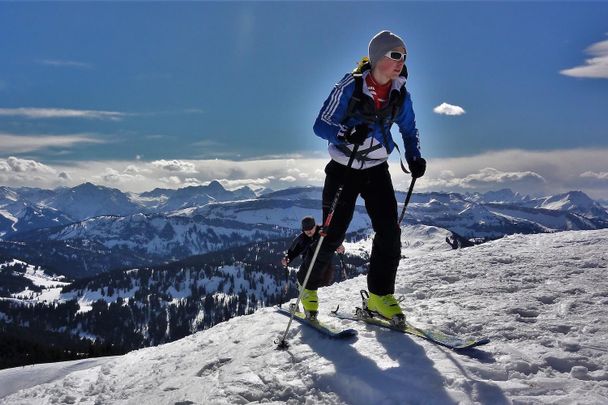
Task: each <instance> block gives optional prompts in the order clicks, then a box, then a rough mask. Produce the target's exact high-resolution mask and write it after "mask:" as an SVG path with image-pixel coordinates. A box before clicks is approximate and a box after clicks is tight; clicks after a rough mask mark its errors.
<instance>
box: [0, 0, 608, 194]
mask: <svg viewBox="0 0 608 405" xmlns="http://www.w3.org/2000/svg"><path fill="white" fill-rule="evenodd" d="M607 21H608V3H599V2H589V3H578V2H572V3H562V2H560V3H553V2H533V3H526V2H504V3H499V2H491V3H481V2H441V3H435V2H403V3H398V2H389V3H345V2H335V3H317V2H306V3H305V2H289V3H276V2H264V3H256V2H245V3H241V2H238V3H218V2H214V3H193V2H185V3H177V4H175V3H140V2H134V3H105V2H101V3H72V2H64V3H24V4H16V3H0V57H1V59H2V64H1V65H0V143H2V144H4V145H3V146H0V183H6V184H11V185H19V184H21V185H30V184H38V183H40V182H38V183H36V182H35V181H34V180H35V179H34V177H36V174H33V173H34V172H35V171H36V170H39V172H38V173H37V176H38V177H40V178H45V179H46V178H50V179H52V181H51V180H48V181H47V183H48V184H49V185H56V184H59V183H58V182H61V181H68V182H70V181H71V182H72V183H78V182H80V181H82V180H91V181H95V180H97V182H101V183H104V182H105V183H107V184H112V183H114V185H115V186H117V187H118V186H122V188H127V189H128V188H133V187H132V186H133V184H131V183H133V182H135V181H136V179H137V177H135V178H129V177H128V176H143V177H141V178H139V183H140V184H143V183H142V182H141V180H142V178H146V179H151V178H157V179H158V178H163V179H164V180H166V181H165V183H166V184H167V185H168V186H173V187H176V186H183V185H185V184H196V183H197V182H200V183H204V182H205V181H208V180H210V179H211V178H209V177H211V176H216V177H218V176H219V177H220V178H221V179H223V180H225V181H226V185H235V184H237V185H238V184H248V183H247V181H246V180H252V181H253V183H251V184H256V182H257V184H260V185H272V186H273V187H281V186H282V185H289V184H300V183H306V182H308V183H312V184H319V182H320V181H321V180H322V174H320V173H319V172H318V169H320V168H322V165H323V162H324V161H326V160H327V158H326V152H325V148H326V145H325V143H324V142H323V141H322V140H321V139H319V138H317V137H316V136H315V135H314V134H313V132H312V124H313V122H314V119H315V117H316V114H317V112H318V110H319V108H320V106H321V104H322V102H323V100H324V99H325V97H326V96H327V95H328V93H329V91H330V90H331V87H332V85H333V84H334V83H335V82H336V81H338V80H339V79H340V78H341V77H342V75H343V74H344V73H345V72H347V71H349V70H351V69H352V68H353V66H354V63H355V62H356V61H357V60H358V59H359V58H360V57H361V56H363V55H365V54H366V52H367V44H368V42H369V39H370V38H371V37H372V36H373V35H374V34H375V33H376V32H378V31H380V30H382V29H389V30H391V31H394V32H395V33H397V34H399V35H401V36H402V37H403V38H404V40H405V42H406V45H407V47H408V61H407V64H408V68H409V71H410V79H409V81H408V89H409V90H410V92H411V93H412V96H413V100H414V109H415V111H416V115H417V123H418V128H419V129H420V134H421V145H422V152H423V155H424V156H425V157H427V158H428V159H429V163H433V162H436V164H435V168H436V169H435V170H433V169H432V167H431V165H429V169H430V171H429V174H430V176H431V177H429V178H428V179H427V180H426V181H427V184H426V187H428V188H444V189H450V188H455V189H459V188H460V189H462V188H464V189H466V188H467V187H469V188H471V189H475V188H479V187H477V186H474V185H475V184H478V183H479V182H477V181H475V178H470V176H475V175H479V176H482V177H483V176H484V174H483V173H486V174H487V173H488V172H487V171H485V172H484V171H483V170H484V169H488V168H491V169H495V170H497V171H498V172H499V173H504V174H505V175H504V176H502V175H500V176H498V177H496V176H493V177H492V176H490V177H489V178H488V177H487V176H486V177H484V181H483V182H482V183H483V184H484V187H487V188H501V187H502V186H510V187H513V188H515V189H517V188H518V186H519V187H520V189H521V191H529V190H533V189H534V188H538V185H539V184H541V183H542V185H543V187H544V188H547V189H555V190H556V191H558V190H561V189H568V188H573V187H574V188H581V189H587V190H588V191H589V192H590V193H591V194H595V195H596V196H602V195H601V192H600V190H601V189H602V188H604V187H605V186H606V185H608V173H607V172H608V168H607V167H606V164H603V165H602V164H599V163H598V162H594V164H593V165H589V160H590V159H592V160H597V159H595V158H594V157H593V156H595V154H597V153H598V152H599V153H600V156H602V155H601V153H602V152H604V151H606V150H608V137H607V136H606V133H607V128H608V114H606V113H605V112H606V111H608V97H607V95H608V80H606V79H607V78H608V62H607V61H606V58H608V50H607V49H608V46H606V45H604V44H605V41H607V40H608V37H607V33H608V24H607V23H606V22H607ZM594 46H595V48H594ZM590 47H591V48H590ZM593 57H596V59H598V61H596V62H594V63H595V65H593V64H589V63H588V62H586V61H587V60H589V59H591V58H593ZM576 68H579V70H572V71H569V69H576ZM598 70H599V72H600V73H599V77H589V76H593V75H596V76H597V75H598V74H597V71H598ZM590 71H593V72H595V73H589V72H590ZM568 72H569V73H568ZM602 72H603V76H602ZM442 103H448V104H451V105H454V106H459V107H461V108H462V109H464V111H465V113H464V114H462V115H457V116H449V115H444V114H438V113H437V112H434V109H435V108H436V107H438V106H439V105H441V104H442ZM393 134H394V136H395V138H396V139H399V134H398V131H397V130H396V129H395V130H394V131H393ZM513 151H519V153H516V152H515V153H514V152H513ZM568 151H571V153H568ZM488 156H490V157H492V158H490V159H488ZM496 156H500V157H501V159H503V160H500V159H499V161H495V158H496ZM513 156H519V157H520V158H521V159H522V160H521V161H517V162H514V161H513ZM547 156H553V159H554V160H553V161H552V163H551V162H550V163H543V165H541V166H540V167H537V166H533V165H532V166H531V162H530V160H534V159H536V160H543V159H546V158H547ZM563 156H567V158H566V159H568V158H569V159H571V161H569V162H565V163H564V157H563ZM9 157H12V160H10V161H9ZM480 157H481V158H480ZM286 158H292V160H290V169H291V170H292V173H290V174H288V173H281V171H280V170H281V169H285V166H284V165H281V164H278V165H277V167H276V168H275V169H273V170H275V172H273V171H272V170H271V169H269V168H266V169H264V170H262V169H260V167H267V166H268V167H270V166H272V164H270V163H267V162H268V161H269V160H274V161H276V162H275V163H280V162H282V161H284V159H286ZM214 159H220V160H222V161H227V162H232V166H230V164H228V163H225V168H224V169H223V170H222V171H219V172H214V171H213V170H212V169H210V167H209V163H208V161H210V160H214ZM508 159H511V160H510V161H507V160H508ZM493 160H494V161H495V164H494V165H491V164H490V163H492V162H493ZM600 160H601V159H600ZM3 161H4V165H2V162H3ZM244 161H247V162H249V163H247V164H245V163H244ZM252 161H256V162H260V163H259V164H258V165H254V164H253V163H251V162H252ZM473 161H475V162H477V164H476V165H471V166H470V167H469V165H468V163H467V162H473ZM488 161H489V162H490V163H487V162H488ZM204 162H207V163H204ZM264 162H266V163H264ZM577 162H578V164H580V167H579V166H577ZM449 163H451V164H452V165H453V167H451V166H450V164H449ZM561 164H564V165H565V166H566V167H567V168H571V167H574V168H575V170H578V173H576V176H575V179H571V180H572V181H571V182H566V183H559V182H558V180H557V178H556V179H555V180H553V179H550V178H549V177H550V176H551V174H550V173H548V172H549V171H553V172H554V171H555V170H553V167H554V165H561ZM87 165H88V166H91V167H94V168H95V173H97V174H99V171H100V170H101V171H102V172H104V171H105V173H107V174H108V176H106V177H105V178H99V177H98V178H96V179H93V178H87V176H93V174H92V172H91V173H90V174H89V175H87V172H86V170H85V169H83V168H84V167H85V166H87ZM190 165H193V166H190ZM3 167H4V169H2V168H3ZM32 168H34V169H36V170H34V169H32ZM550 169H551V170H550ZM70 170H71V171H70ZM146 170H148V172H146ZM157 170H161V171H165V172H166V173H164V174H165V175H166V176H163V175H162V173H158V172H157ZM543 170H545V171H547V173H545V172H543ZM26 172H30V173H32V175H31V176H30V177H28V176H27V175H26V174H25V173H26ZM45 173H46V174H45ZM62 173H63V175H61V176H60V174H62ZM145 173H148V175H146V174H145ZM302 173H304V174H302ZM583 174H585V176H582V175H583ZM2 176H4V177H2ZM222 176H224V177H222ZM581 176H582V177H581ZM271 177H272V178H271ZM467 178H469V181H468V182H464V183H463V180H465V179H467ZM281 179H283V180H281ZM492 179H494V180H495V181H492ZM539 179H542V181H541V180H539ZM577 179H578V180H579V182H578V183H577V182H576V181H574V180H577ZM279 180H281V181H282V183H281V181H279ZM130 182H131V183H130ZM231 182H232V183H231ZM539 182H540V183H539ZM42 183H44V182H42ZM512 183H513V184H512ZM130 184H131V187H130ZM145 184H146V185H147V186H148V185H149V186H152V185H153V183H152V182H146V183H145ZM423 186H424V184H423ZM482 189H483V187H482ZM607 197H608V196H607Z"/></svg>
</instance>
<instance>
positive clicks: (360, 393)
mask: <svg viewBox="0 0 608 405" xmlns="http://www.w3.org/2000/svg"><path fill="white" fill-rule="evenodd" d="M607 251H608V230H599V231H576V232H562V233H556V234H538V235H529V236H522V235H513V236H508V237H506V238H503V239H501V240H497V241H494V242H490V243H486V244H483V245H479V246H475V247H471V248H468V249H462V250H454V251H449V252H440V253H434V254H429V255H426V256H420V257H417V258H413V259H408V260H404V261H402V264H401V266H400V269H399V272H398V276H397V294H403V295H404V297H405V302H404V307H405V309H406V311H407V314H408V317H409V319H410V321H412V322H413V323H416V324H419V325H427V326H429V325H430V326H434V327H438V328H441V329H443V330H445V331H448V332H453V333H457V334H461V335H484V336H489V337H490V338H491V339H492V342H491V343H490V344H489V345H487V346H483V347H482V348H480V349H478V350H474V351H470V352H468V353H462V354H457V353H454V352H451V351H449V350H446V349H443V348H440V347H437V346H434V345H432V344H430V343H427V342H425V341H422V340H420V339H416V338H411V337H408V336H404V335H401V334H398V333H396V332H392V331H388V330H379V329H377V328H375V327H372V326H366V325H363V324H353V323H349V322H347V321H338V320H336V319H331V318H329V317H328V316H327V312H328V311H329V310H330V309H333V307H335V306H336V305H338V304H340V305H341V306H342V308H351V307H354V306H355V305H357V304H359V302H358V301H359V298H358V296H359V294H358V291H359V289H361V288H365V279H364V278H363V277H358V278H356V279H352V280H348V281H346V282H343V283H340V284H335V285H334V286H332V287H327V288H324V289H321V290H320V292H319V298H320V301H321V314H322V315H321V316H322V318H323V319H324V320H326V321H327V322H329V323H332V324H334V325H336V326H340V327H354V328H356V329H357V330H358V331H359V335H358V337H357V338H356V339H353V340H350V341H334V340H330V339H327V338H325V337H322V336H321V335H319V334H318V333H317V332H316V331H314V330H312V329H309V328H306V327H303V326H301V325H299V324H294V326H293V327H292V330H291V332H290V333H289V336H288V339H289V341H290V343H291V347H290V348H289V349H288V350H287V351H279V350H276V349H275V345H274V344H273V340H274V339H275V338H276V337H277V336H279V335H280V334H281V332H282V331H283V330H284V328H285V326H286V324H287V318H286V317H284V316H282V315H279V314H276V313H274V311H273V310H272V309H270V308H266V309H263V310H260V311H258V312H256V313H255V314H253V315H250V316H243V317H238V318H234V319H232V320H230V321H228V322H226V323H223V324H220V325H217V326H215V327H213V328H211V329H209V330H206V331H203V332H199V333H197V334H195V335H192V336H189V337H187V338H185V339H182V340H179V341H176V342H173V343H170V344H166V345H163V346H158V347H153V348H148V349H142V350H138V351H135V352H131V353H129V354H127V355H125V356H121V357H116V358H112V359H107V360H106V361H105V362H101V361H100V362H99V363H92V364H91V366H90V367H89V368H85V369H82V370H79V371H74V372H69V369H66V370H68V371H66V372H65V373H63V374H61V375H60V376H58V377H57V379H56V380H55V381H52V382H48V383H44V382H47V381H48V374H49V370H48V366H33V367H26V368H21V369H12V370H4V371H0V385H2V386H4V384H5V383H6V382H10V381H28V382H29V384H31V385H34V386H32V387H30V388H28V389H25V390H23V391H20V392H16V393H14V394H13V395H11V396H8V397H5V398H3V399H2V400H0V402H1V403H5V404H31V403H38V404H46V403H81V404H94V403H113V404H135V403H142V404H143V403H154V404H176V403H180V404H208V403H221V404H223V403H231V404H232V403H247V402H259V403H285V402H286V403H294V404H296V403H327V404H328V403H331V404H342V403H348V404H370V403H387V404H389V403H390V404H393V403H394V404H397V403H399V404H401V403H437V404H439V403H440V404H445V403H447V404H449V403H484V404H503V403H511V402H517V403H564V404H565V403H585V404H599V403H606V402H607V401H608V339H607V338H606V336H608V321H607V319H608V316H607V315H608V313H607V309H606V308H607V306H608V285H607V284H608V281H607V279H606V276H605V275H606V267H607V266H608V254H607V253H606V252H607ZM42 367H46V368H45V369H44V371H43V370H42ZM56 367H58V368H62V365H61V364H58V365H56ZM38 370H40V375H42V376H45V377H44V378H41V379H39V380H38V379H37V378H36V376H37V375H38V373H39V371H38ZM19 377H21V378H19ZM38 383H40V384H39V385H36V384H38ZM43 383H44V384H43ZM4 392H5V393H7V394H8V393H11V392H14V390H13V391H11V390H9V389H6V388H5V389H4Z"/></svg>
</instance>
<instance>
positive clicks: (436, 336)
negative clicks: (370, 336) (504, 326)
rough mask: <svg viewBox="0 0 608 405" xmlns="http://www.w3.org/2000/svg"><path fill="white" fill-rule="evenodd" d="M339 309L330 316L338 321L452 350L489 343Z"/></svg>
mask: <svg viewBox="0 0 608 405" xmlns="http://www.w3.org/2000/svg"><path fill="white" fill-rule="evenodd" d="M339 309H340V307H338V308H336V310H335V311H333V312H332V313H331V315H332V316H334V317H336V318H338V319H344V320H350V321H356V322H365V323H367V324H370V325H375V326H380V327H383V328H387V329H391V330H394V331H397V332H401V333H406V334H408V335H413V336H418V337H421V338H423V339H426V340H428V341H429V342H432V343H435V344H438V345H440V346H444V347H447V348H449V349H452V350H466V349H470V348H473V347H476V346H482V345H485V344H488V343H490V339H488V338H481V339H477V338H462V337H458V336H454V335H448V334H446V333H443V332H441V331H438V330H433V329H423V328H418V327H416V326H414V325H412V324H411V323H409V322H407V321H406V322H405V325H404V326H403V327H400V326H396V325H393V324H392V323H391V322H390V321H389V320H387V319H384V318H380V317H373V316H372V315H371V314H370V313H369V312H368V311H365V310H363V309H361V308H358V307H357V309H356V312H355V314H354V315H349V314H345V313H341V312H339V311H338V310H339Z"/></svg>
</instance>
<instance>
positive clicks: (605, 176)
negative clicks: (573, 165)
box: [581, 172, 608, 180]
mask: <svg viewBox="0 0 608 405" xmlns="http://www.w3.org/2000/svg"><path fill="white" fill-rule="evenodd" d="M581 177H587V178H590V179H597V180H608V172H599V173H598V172H584V173H581Z"/></svg>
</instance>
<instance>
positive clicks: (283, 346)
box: [275, 144, 359, 349]
mask: <svg viewBox="0 0 608 405" xmlns="http://www.w3.org/2000/svg"><path fill="white" fill-rule="evenodd" d="M358 150H359V145H356V144H355V147H354V148H353V151H352V153H351V155H350V159H349V160H348V165H347V171H346V173H345V175H344V179H343V180H342V184H340V187H338V189H337V190H336V195H335V196H334V200H333V202H332V203H331V207H330V210H329V214H327V218H325V222H324V223H323V226H322V227H321V230H320V231H319V235H320V238H319V241H318V242H317V247H316V248H315V253H314V255H313V256H312V259H311V260H310V264H309V265H308V271H307V272H306V277H304V282H303V283H302V285H301V286H300V293H299V294H298V299H297V300H296V304H295V307H296V308H297V307H298V305H299V304H300V301H301V300H302V294H303V293H304V289H305V288H306V285H307V283H308V279H309V278H310V273H312V268H313V267H314V265H315V262H316V261H317V255H318V254H319V250H321V245H322V244H323V240H324V239H325V237H326V236H327V232H326V230H328V229H329V225H330V224H331V220H332V218H333V216H334V213H335V211H336V207H337V206H338V202H339V200H340V194H342V190H344V185H345V184H346V179H347V178H348V174H349V172H350V169H351V167H352V165H353V161H354V160H355V155H356V154H357V151H358ZM290 312H291V316H290V317H289V322H288V323H287V328H286V329H285V333H283V337H282V338H281V339H280V340H279V341H278V342H277V341H275V343H277V345H278V348H279V349H287V348H288V347H289V344H288V343H287V341H286V340H285V339H286V338H287V332H289V328H290V327H291V323H292V322H293V317H294V315H295V311H290Z"/></svg>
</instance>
